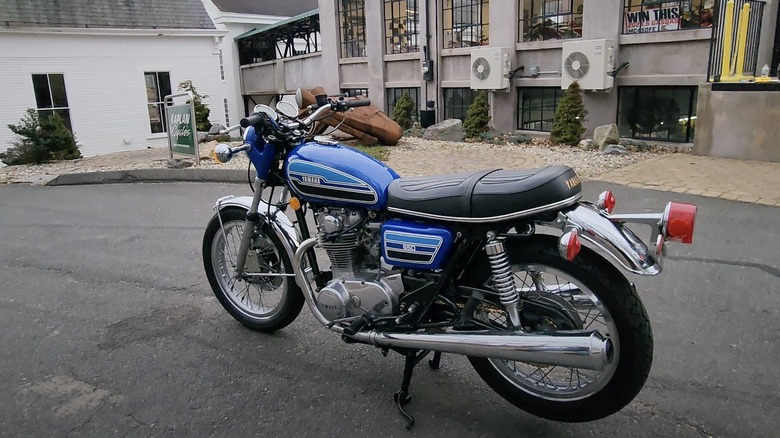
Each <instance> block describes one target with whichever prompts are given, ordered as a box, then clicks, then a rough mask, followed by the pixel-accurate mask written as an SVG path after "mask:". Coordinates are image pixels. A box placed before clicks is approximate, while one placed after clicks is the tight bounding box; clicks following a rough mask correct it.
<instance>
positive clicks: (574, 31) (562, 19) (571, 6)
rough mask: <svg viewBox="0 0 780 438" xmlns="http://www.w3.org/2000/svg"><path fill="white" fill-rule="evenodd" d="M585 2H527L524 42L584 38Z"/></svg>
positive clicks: (582, 0)
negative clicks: (583, 12) (583, 18)
mask: <svg viewBox="0 0 780 438" xmlns="http://www.w3.org/2000/svg"><path fill="white" fill-rule="evenodd" d="M584 4H585V1H584V0H526V1H525V2H522V3H521V5H525V6H528V7H529V9H523V18H522V19H521V21H520V22H521V23H522V24H523V33H522V35H523V41H546V40H559V39H566V38H579V37H581V36H582V9H583V7H584Z"/></svg>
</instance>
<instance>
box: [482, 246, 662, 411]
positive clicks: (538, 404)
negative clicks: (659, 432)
mask: <svg viewBox="0 0 780 438" xmlns="http://www.w3.org/2000/svg"><path fill="white" fill-rule="evenodd" d="M506 245H507V251H508V255H509V261H510V265H512V268H513V270H515V269H516V268H522V267H523V266H526V267H529V266H530V267H532V269H534V270H533V271H529V272H534V273H538V272H540V271H539V270H540V269H541V268H547V269H548V271H552V272H554V273H555V274H554V275H555V278H556V279H558V274H561V276H562V277H563V278H564V279H566V278H568V279H571V281H569V280H564V281H567V283H566V285H573V286H577V285H578V286H579V288H578V289H577V288H575V289H574V290H576V291H579V292H577V294H578V298H579V299H580V300H582V298H583V297H584V296H585V291H588V293H589V295H588V296H595V297H596V301H595V303H597V304H593V307H594V308H595V307H596V306H597V305H598V306H600V308H603V309H605V310H606V314H607V316H606V317H605V319H604V320H605V321H606V323H605V324H604V327H611V329H609V330H607V331H610V332H611V331H612V330H615V331H616V333H609V336H610V339H611V340H612V341H613V345H614V346H615V357H614V359H613V363H612V365H608V367H605V368H604V369H603V370H600V371H599V373H601V374H599V376H600V377H599V378H594V380H593V382H592V383H588V380H587V379H583V381H584V382H585V386H583V389H580V386H581V385H582V382H581V381H580V371H581V370H578V369H569V370H570V371H569V372H570V373H571V374H570V381H569V388H567V387H566V386H564V385H561V386H560V388H561V389H560V390H559V389H558V386H556V385H557V383H556V382H553V380H552V379H551V378H550V377H548V376H547V375H544V377H541V379H540V380H539V382H538V383H537V384H536V385H534V384H533V382H532V379H531V378H530V377H529V375H528V374H527V373H524V372H520V373H518V371H517V369H518V368H520V369H521V371H523V369H533V368H534V367H537V368H539V369H540V370H542V372H540V374H534V373H536V371H534V373H532V374H531V376H533V375H536V376H537V378H538V376H542V375H543V374H544V373H546V374H550V373H551V372H553V369H552V368H556V367H549V366H548V367H546V368H545V367H539V365H538V364H527V363H521V362H517V363H515V362H508V361H499V360H494V359H486V358H476V357H469V361H471V364H472V365H473V366H474V369H475V370H476V371H477V373H478V374H479V375H480V377H481V378H482V379H483V380H484V381H485V382H486V383H487V384H488V385H489V386H490V387H491V388H492V389H493V390H494V391H496V392H497V393H498V394H499V395H501V396H502V397H503V398H505V399H506V400H508V401H509V402H511V403H512V404H514V405H515V406H517V407H519V408H520V409H522V410H524V411H526V412H529V413H531V414H533V415H536V416H539V417H543V418H547V419H550V420H556V421H565V422H583V421H592V420H596V419H599V418H603V417H606V416H608V415H611V414H613V413H615V412H617V411H619V410H620V409H622V408H623V407H624V406H625V405H627V404H628V403H629V402H631V400H633V398H634V397H635V396H636V395H637V394H638V393H639V391H640V390H641V389H642V386H643V385H644V383H645V381H646V380H647V376H648V374H649V373H650V367H651V365H652V361H653V336H652V331H651V328H650V321H649V319H648V317H647V312H646V311H645V308H644V306H643V305H642V302H641V301H640V299H639V296H638V295H637V294H636V291H635V289H634V287H633V285H631V284H630V283H629V282H628V281H627V280H626V278H625V277H624V276H623V275H622V274H621V273H620V272H619V271H618V270H617V269H616V268H615V267H614V266H612V265H611V264H610V263H608V262H607V261H606V260H604V259H603V258H602V257H601V256H599V255H598V254H597V253H595V252H593V251H591V250H589V249H587V248H584V247H583V248H582V250H581V252H580V254H579V255H578V256H577V257H576V258H575V259H574V261H573V262H570V261H568V260H566V259H564V258H562V257H561V256H560V255H559V254H558V251H557V246H556V245H557V239H556V238H554V237H551V236H535V237H533V238H528V239H517V240H507V241H506ZM485 275H487V276H485ZM482 279H483V281H488V280H489V279H490V272H489V270H488V271H487V272H485V271H484V269H482ZM515 281H516V287H521V284H517V283H518V280H517V277H516V280H515ZM558 285H559V286H558V290H559V291H560V290H562V289H563V288H562V287H560V281H559V282H558ZM536 287H538V286H536ZM545 288H546V287H545ZM551 295H552V294H551ZM569 295H571V296H572V299H573V294H571V293H570V294H569ZM573 301H575V300H573ZM588 314H589V315H590V311H588ZM600 314H601V313H599V315H600ZM521 318H522V314H521ZM573 320H575V321H577V320H578V318H576V317H575V318H574V319H573ZM587 320H588V317H585V322H586V321H587ZM594 320H595V318H594ZM585 322H583V323H582V324H583V325H584V324H585ZM583 328H584V327H579V329H583ZM591 329H592V328H591ZM600 331H601V330H600ZM602 334H604V333H602ZM615 361H616V363H617V365H616V366H615V365H614V364H615ZM510 363H511V364H514V370H512V369H510V368H511V367H510V366H509V365H508V364H510ZM505 365H506V366H505ZM567 369H568V368H566V367H562V368H558V371H557V373H556V374H555V375H554V377H553V378H555V376H561V375H563V376H565V375H566V370H567ZM574 370H576V372H577V374H576V376H577V377H576V379H577V380H576V385H574V384H573V383H572V382H573V381H574V372H575V371H574ZM602 371H603V373H602ZM545 378H547V379H549V380H548V381H545ZM564 382H565V380H564ZM588 385H591V389H590V391H588Z"/></svg>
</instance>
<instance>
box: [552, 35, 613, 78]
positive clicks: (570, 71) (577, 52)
mask: <svg viewBox="0 0 780 438" xmlns="http://www.w3.org/2000/svg"><path fill="white" fill-rule="evenodd" d="M562 63H563V65H562V67H561V88H563V89H566V88H569V85H570V84H571V83H572V82H574V81H577V82H578V83H579V84H580V88H581V89H583V90H608V89H610V88H612V86H613V85H614V84H615V78H613V77H612V76H610V75H609V73H610V72H612V70H614V69H615V42H614V41H613V40H581V41H566V42H564V43H563V57H562Z"/></svg>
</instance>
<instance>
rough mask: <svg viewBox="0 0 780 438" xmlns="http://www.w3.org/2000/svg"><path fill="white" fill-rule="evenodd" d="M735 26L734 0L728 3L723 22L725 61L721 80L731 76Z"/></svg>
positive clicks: (722, 66)
mask: <svg viewBox="0 0 780 438" xmlns="http://www.w3.org/2000/svg"><path fill="white" fill-rule="evenodd" d="M733 27H734V0H729V1H728V3H726V18H725V21H724V22H723V63H722V65H721V73H720V80H721V81H723V80H724V79H725V78H728V77H729V76H731V39H732V35H731V29H732V28H733Z"/></svg>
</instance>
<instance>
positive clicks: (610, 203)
mask: <svg viewBox="0 0 780 438" xmlns="http://www.w3.org/2000/svg"><path fill="white" fill-rule="evenodd" d="M615 203H616V201H615V196H614V195H613V194H612V192H611V191H609V190H607V191H604V192H601V194H600V195H599V200H598V201H596V205H597V206H598V207H599V210H607V213H609V214H612V210H614V209H615Z"/></svg>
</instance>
